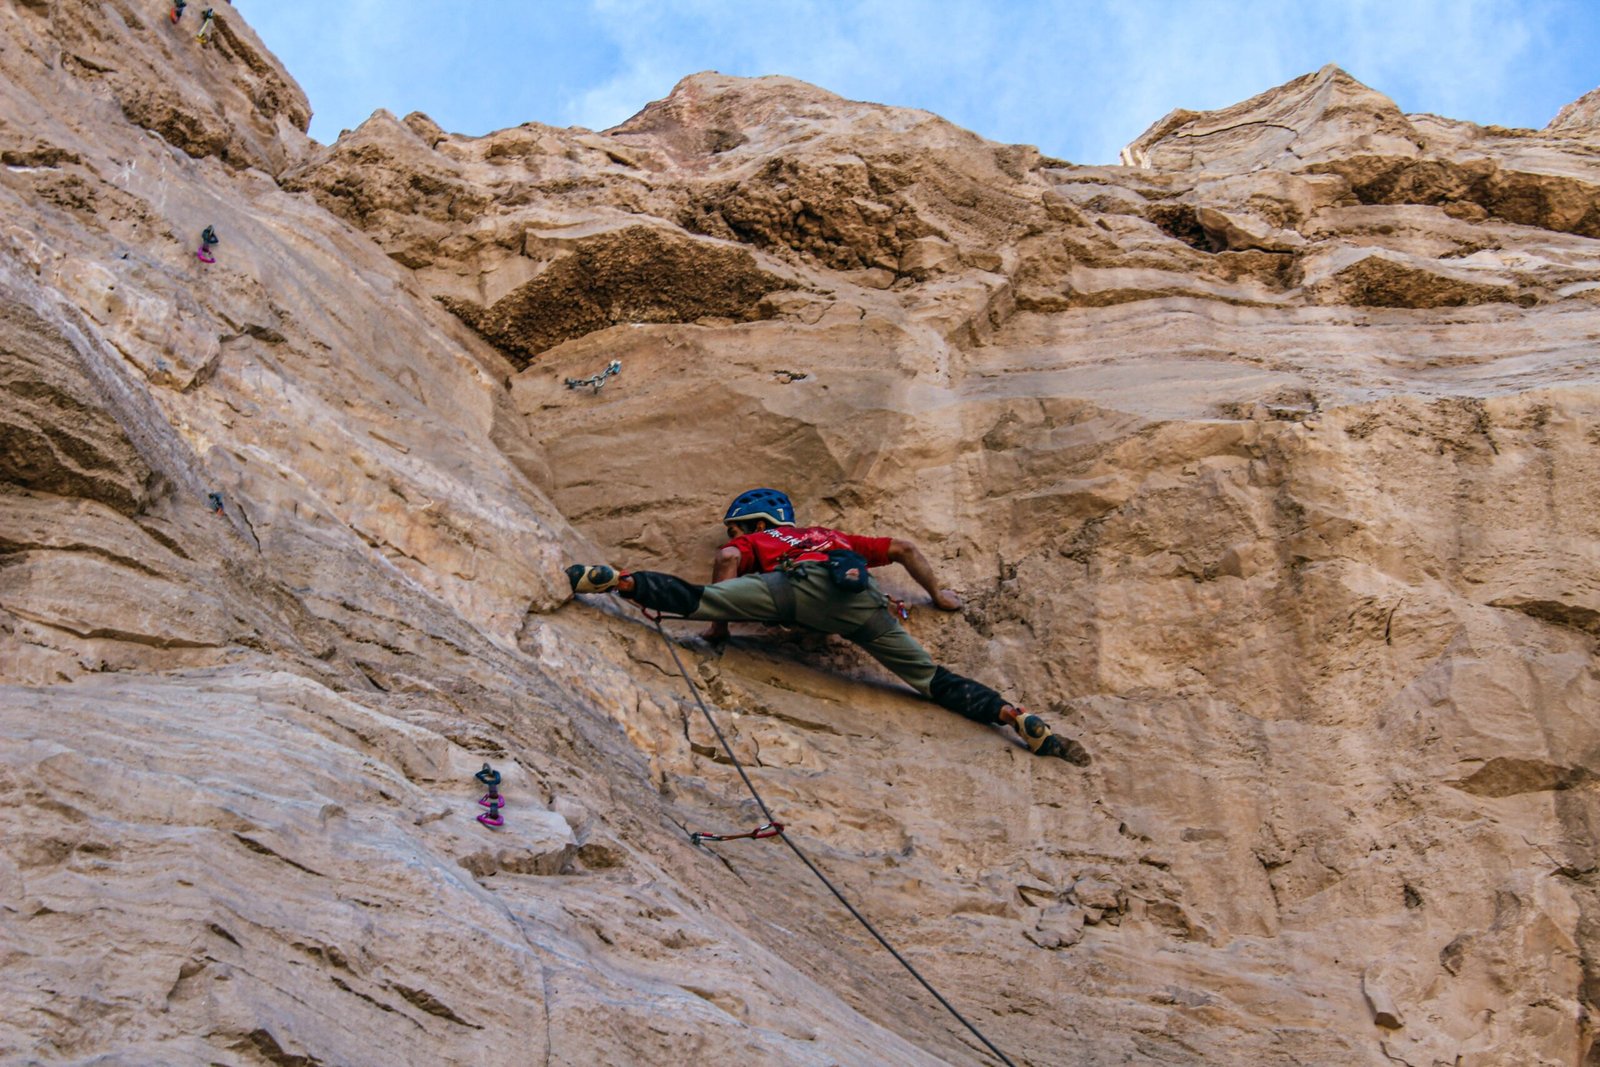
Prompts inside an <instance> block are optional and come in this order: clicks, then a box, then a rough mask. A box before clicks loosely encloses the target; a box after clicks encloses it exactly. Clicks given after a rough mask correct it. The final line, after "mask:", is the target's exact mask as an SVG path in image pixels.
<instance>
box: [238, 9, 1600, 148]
mask: <svg viewBox="0 0 1600 1067" xmlns="http://www.w3.org/2000/svg"><path fill="white" fill-rule="evenodd" d="M235 6H236V7H237V8H238V9H239V10H240V12H241V13H242V14H243V15H244V16H245V18H246V19H248V20H249V22H250V24H251V25H252V26H254V27H255V28H256V31H257V32H258V33H259V34H260V35H261V37H262V39H263V40H264V41H265V42H266V44H267V46H268V47H269V48H271V49H272V50H273V51H274V52H276V53H277V55H278V56H279V58H280V59H282V60H283V62H284V64H285V65H286V66H287V67H288V69H289V72H290V73H291V74H292V75H294V77H295V78H296V79H297V80H298V81H299V82H300V84H301V85H302V86H303V87H304V88H305V90H306V92H307V94H308V95H309V96H310V98H311V106H312V109H313V110H314V112H315V117H314V118H313V119H312V125H311V133H312V136H313V137H316V138H317V139H318V140H320V141H323V142H330V141H332V140H333V139H334V138H336V137H337V136H338V134H339V131H340V129H341V128H345V127H354V126H357V125H359V124H360V123H361V122H362V121H363V120H364V119H365V118H366V117H367V116H368V115H370V114H371V113H372V112H373V111H374V110H375V109H377V108H380V107H383V108H388V109H389V110H390V111H393V112H395V113H396V114H398V115H404V114H406V113H407V112H410V111H422V112H426V113H427V114H428V115H429V116H431V117H432V118H433V119H434V121H436V122H438V123H439V124H440V125H441V126H443V127H444V128H445V129H447V130H451V131H454V132H459V133H467V134H483V133H487V132H489V131H491V130H495V129H501V128H504V127H507V126H515V125H518V124H519V123H522V122H529V121H534V122H543V123H547V124H550V125H554V126H587V127H590V128H592V129H604V128H605V127H607V126H611V125H614V124H616V123H618V122H621V121H622V120H623V119H625V118H627V117H628V116H629V115H631V114H633V113H634V112H636V111H638V110H639V109H640V108H641V107H643V106H644V105H645V104H647V103H648V102H650V101H651V100H655V99H659V98H660V97H662V96H665V95H666V94H667V92H668V91H669V90H671V88H672V86H673V84H674V83H675V82H676V81H677V80H678V79H679V78H681V77H683V76H684V75H687V74H692V73H694V72H696V71H701V70H719V71H721V72H723V73H725V74H739V75H760V74H787V75H790V76H793V77H796V78H802V79H804V80H806V81H809V82H813V83H815V84H817V85H820V86H822V87H823V88H825V89H829V90H831V91H833V92H836V93H839V94H840V95H843V96H847V97H850V98H852V99H858V100H872V101H876V102H879V103H885V104H894V105H899V106H905V107H920V108H926V109H927V110H929V111H933V112H936V113H938V114H940V115H942V116H944V117H945V118H947V119H949V120H951V121H952V122H955V123H957V124H959V125H961V126H965V127H967V128H968V129H971V130H975V131H977V132H978V133H980V134H982V135H983V136H985V137H988V138H991V139H993V140H996V141H1003V142H1021V143H1026V144H1034V145H1038V146H1039V147H1040V148H1041V149H1042V150H1043V151H1044V152H1046V153H1047V154H1050V155H1054V156H1059V157H1061V158H1064V159H1069V160H1072V161H1073V162H1077V163H1110V162H1115V160H1116V154H1117V150H1118V149H1120V148H1121V147H1122V146H1123V145H1124V144H1126V143H1127V142H1129V141H1131V140H1132V139H1133V138H1135V137H1136V136H1138V135H1139V134H1140V133H1141V132H1142V131H1143V130H1144V129H1145V127H1147V126H1148V125H1150V124H1151V123H1152V122H1154V121H1155V120H1156V119H1158V118H1160V117H1161V116H1162V115H1164V114H1165V113H1166V112H1168V111H1170V110H1171V109H1172V108H1175V107H1187V108H1192V109H1195V110H1201V109H1206V108H1215V107H1222V106H1225V105H1227V104H1231V103H1234V102H1236V101H1239V100H1242V99H1244V98H1246V97H1248V96H1253V95H1254V94H1256V93H1258V92H1261V91H1262V90H1263V89H1267V88H1270V87H1271V86H1273V85H1277V84H1280V83H1282V82H1285V81H1288V80H1289V79H1290V78H1293V77H1296V76H1298V75H1300V74H1305V73H1307V72H1309V71H1313V70H1316V69H1317V68H1318V67H1320V66H1322V65H1323V64H1324V63H1329V62H1333V63H1338V64H1339V65H1340V66H1342V67H1344V68H1345V69H1346V70H1348V71H1349V72H1350V73H1351V74H1353V75H1355V76H1356V77H1357V78H1359V79H1361V80H1362V81H1364V82H1366V83H1367V84H1368V85H1371V86H1372V87H1373V88H1375V89H1378V90H1379V91H1381V92H1383V93H1386V94H1388V95H1389V96H1390V97H1392V98H1393V99H1394V100H1395V102H1396V103H1398V104H1399V105H1400V107H1401V108H1403V109H1404V110H1406V111H1432V112H1435V113H1438V114H1441V115H1448V116H1450V117H1452V118H1461V119H1470V120H1472V121H1474V122H1479V123H1484V124H1489V123H1495V124H1499V125H1503V126H1543V125H1544V124H1545V123H1546V122H1548V121H1549V120H1550V119H1551V118H1552V117H1553V116H1554V115H1555V113H1556V111H1557V110H1558V109H1559V108H1560V107H1561V106H1562V105H1563V104H1565V103H1567V102H1569V101H1571V100H1574V99H1576V98H1577V97H1579V96H1581V95H1583V94H1584V93H1586V92H1588V91H1589V90H1591V89H1593V88H1595V87H1596V86H1597V85H1600V58H1597V57H1600V3H1597V2H1596V0H1523V2H1520V3H1515V2H1506V0H1344V2H1342V3H1324V2H1317V0H1274V2H1270V3H1268V2H1261V0H1233V2H1222V0H1190V2H1186V3H1184V2H1177V0H1122V2H1113V0H1093V2H1090V0H1083V2H1069V0H1057V2H1054V3H1050V2H1043V0H1040V2H1033V0H1025V2H1024V0H1018V2H1011V3H1008V2H1005V0H991V2H989V3H966V2H955V0H945V2H935V0H835V2H831V3H828V2H822V0H744V2H742V3H727V2H720V0H583V2H580V0H543V2H539V0H527V2H522V3H515V2H510V0H478V2H475V3H467V4H445V3H441V2H438V0H426V2H424V0H343V2H341V3H328V2H326V0H318V2H312V0H236V4H235Z"/></svg>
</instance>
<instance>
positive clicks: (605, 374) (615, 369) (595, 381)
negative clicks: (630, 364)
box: [567, 359, 622, 393]
mask: <svg viewBox="0 0 1600 1067" xmlns="http://www.w3.org/2000/svg"><path fill="white" fill-rule="evenodd" d="M621 373H622V360H620V359H614V360H612V361H611V362H610V363H609V364H608V365H607V366H606V369H605V370H603V371H601V372H600V373H599V374H591V375H589V377H587V378H568V379H567V388H568V389H581V388H583V387H584V386H586V385H592V386H594V391H595V392H597V393H598V392H599V391H600V387H601V386H603V385H605V384H606V379H607V378H609V377H611V376H612V375H613V374H621Z"/></svg>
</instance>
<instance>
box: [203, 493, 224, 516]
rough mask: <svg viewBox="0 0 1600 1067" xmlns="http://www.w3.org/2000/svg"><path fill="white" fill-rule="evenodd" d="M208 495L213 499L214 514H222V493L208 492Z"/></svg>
mask: <svg viewBox="0 0 1600 1067" xmlns="http://www.w3.org/2000/svg"><path fill="white" fill-rule="evenodd" d="M206 496H207V498H208V499H209V500H210V501H211V510H212V512H213V513H214V514H217V515H221V514H222V494H221V493H208V494H206Z"/></svg>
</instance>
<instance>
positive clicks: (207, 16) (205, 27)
mask: <svg viewBox="0 0 1600 1067" xmlns="http://www.w3.org/2000/svg"><path fill="white" fill-rule="evenodd" d="M216 20H217V16H216V15H215V14H214V13H213V12H212V10H211V9H210V8H209V7H208V8H206V9H205V10H204V11H202V12H200V32H199V33H197V34H195V35H194V39H195V40H197V41H199V42H200V43H201V44H205V43H206V34H207V32H209V31H210V29H211V24H212V23H213V22H215V21H216Z"/></svg>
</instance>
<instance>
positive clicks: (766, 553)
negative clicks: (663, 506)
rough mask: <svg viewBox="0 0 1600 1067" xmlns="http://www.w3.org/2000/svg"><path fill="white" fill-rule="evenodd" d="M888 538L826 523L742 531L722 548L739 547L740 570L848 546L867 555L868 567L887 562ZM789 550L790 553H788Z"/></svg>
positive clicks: (824, 556)
mask: <svg viewBox="0 0 1600 1067" xmlns="http://www.w3.org/2000/svg"><path fill="white" fill-rule="evenodd" d="M891 540H892V538H888V537H859V536H857V535H856V534H848V533H845V532H843V531H842V530H830V529H828V527H826V526H807V527H805V528H804V529H796V528H795V527H793V526H775V527H768V528H767V529H765V530H760V531H758V532H756V533H753V534H744V535H743V536H740V537H735V538H734V539H733V540H732V541H729V542H728V543H727V544H726V545H723V546H722V547H723V548H728V547H730V546H732V547H733V548H737V549H738V550H739V573H740V574H749V573H751V572H752V571H762V572H766V571H773V570H777V569H778V561H779V560H781V559H783V558H784V557H785V556H787V557H788V558H789V559H790V560H792V561H793V562H795V563H804V562H805V561H806V560H822V559H827V558H828V556H827V554H828V552H829V551H831V550H836V549H849V550H850V551H851V552H859V553H860V554H861V555H862V556H864V557H866V560H867V566H869V567H882V566H884V565H885V564H887V563H889V542H890V541H891ZM791 553H792V554H791Z"/></svg>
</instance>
